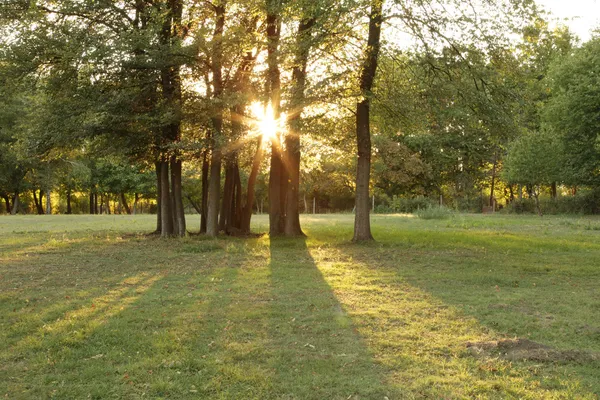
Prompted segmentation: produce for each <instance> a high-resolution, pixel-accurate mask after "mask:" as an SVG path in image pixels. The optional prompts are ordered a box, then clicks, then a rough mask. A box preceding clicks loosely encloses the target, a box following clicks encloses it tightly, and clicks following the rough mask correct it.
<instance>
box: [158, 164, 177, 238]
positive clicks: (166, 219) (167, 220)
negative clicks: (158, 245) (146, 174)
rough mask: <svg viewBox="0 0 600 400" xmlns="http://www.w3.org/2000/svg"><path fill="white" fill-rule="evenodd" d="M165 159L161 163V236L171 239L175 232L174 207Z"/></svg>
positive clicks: (167, 165)
mask: <svg viewBox="0 0 600 400" xmlns="http://www.w3.org/2000/svg"><path fill="white" fill-rule="evenodd" d="M167 160H168V159H167V158H166V157H165V158H163V160H162V161H161V162H160V164H161V166H160V218H161V222H160V226H161V232H160V236H162V237H170V236H173V234H174V233H175V232H174V231H173V205H172V204H171V193H170V192H171V191H170V188H169V162H168V161H167Z"/></svg>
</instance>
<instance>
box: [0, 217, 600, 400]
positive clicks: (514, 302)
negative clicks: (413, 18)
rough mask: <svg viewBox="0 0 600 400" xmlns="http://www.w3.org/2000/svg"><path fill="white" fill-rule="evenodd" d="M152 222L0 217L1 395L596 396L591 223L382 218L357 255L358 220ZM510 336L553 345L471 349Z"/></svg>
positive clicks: (596, 256)
mask: <svg viewBox="0 0 600 400" xmlns="http://www.w3.org/2000/svg"><path fill="white" fill-rule="evenodd" d="M154 221H155V217H154V216H135V217H131V216H39V217H38V216H17V217H8V216H6V217H0V318H1V319H0V397H2V396H6V397H7V398H10V399H21V398H23V399H44V398H56V399H84V398H86V399H87V398H92V399H117V398H118V399H138V398H140V399H143V398H165V399H167V398H168V399H195V398H206V399H346V400H348V399H380V400H384V399H386V398H387V399H390V400H392V399H411V398H431V399H463V398H483V399H488V398H539V399H547V398H561V399H565V398H577V399H580V398H589V399H597V398H598V395H599V394H600V356H599V355H600V288H599V284H600V220H599V219H594V218H577V217H572V218H566V217H560V218H559V217H544V218H542V219H540V218H538V217H517V216H504V215H493V216H474V215H464V216H460V215H459V216H455V217H453V218H451V219H448V220H430V221H423V220H419V219H417V218H413V217H410V216H376V217H374V218H373V233H374V236H375V237H376V239H377V243H372V244H367V245H354V244H351V243H349V239H350V238H351V236H352V216H350V215H335V216H314V217H313V216H309V217H306V218H303V226H304V228H305V231H306V233H307V234H308V238H307V239H306V240H287V239H274V240H270V239H269V238H268V237H266V236H264V237H261V238H255V239H237V238H226V237H223V238H220V239H219V240H207V239H206V238H204V237H200V236H193V237H188V238H185V239H169V240H161V239H158V238H155V237H148V236H145V235H144V233H147V232H149V231H152V230H153V224H154ZM188 225H189V226H190V227H194V229H195V228H196V226H197V225H198V220H197V217H195V216H190V218H189V220H188ZM254 228H255V230H257V231H265V230H266V229H267V220H266V218H264V217H257V218H255V225H254ZM515 338H521V339H529V340H531V341H533V342H536V343H538V344H540V345H544V346H547V347H543V348H542V350H541V351H539V349H538V350H536V351H528V350H525V351H523V352H521V353H518V352H517V353H514V352H510V351H505V350H504V348H503V347H499V348H496V349H494V348H492V349H487V347H485V346H486V345H480V343H482V342H486V343H487V342H492V341H494V340H502V339H515ZM469 343H478V345H477V346H475V347H468V344H469ZM534 350H535V349H534ZM515 354H516V355H515Z"/></svg>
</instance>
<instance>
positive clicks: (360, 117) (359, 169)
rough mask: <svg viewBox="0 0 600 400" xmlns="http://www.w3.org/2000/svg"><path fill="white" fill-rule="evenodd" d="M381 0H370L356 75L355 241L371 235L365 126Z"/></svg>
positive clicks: (368, 140)
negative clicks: (362, 56)
mask: <svg viewBox="0 0 600 400" xmlns="http://www.w3.org/2000/svg"><path fill="white" fill-rule="evenodd" d="M382 9H383V0H371V12H370V14H369V36H368V39H367V49H366V54H365V59H364V62H363V66H362V71H361V76H360V91H361V94H362V100H361V101H359V102H358V104H357V106H356V143H357V150H358V160H357V165H356V198H355V209H356V214H355V216H354V238H353V239H352V240H353V241H355V242H359V241H367V240H373V235H371V220H370V215H369V213H370V210H371V207H370V204H369V183H370V180H371V131H370V126H369V122H370V121H369V120H370V105H371V90H372V89H373V82H374V80H375V74H376V72H377V61H378V57H379V48H380V38H381V24H382V22H383V18H382Z"/></svg>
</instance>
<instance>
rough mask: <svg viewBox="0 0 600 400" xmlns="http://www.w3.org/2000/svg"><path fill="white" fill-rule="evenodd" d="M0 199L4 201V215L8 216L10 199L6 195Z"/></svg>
mask: <svg viewBox="0 0 600 400" xmlns="http://www.w3.org/2000/svg"><path fill="white" fill-rule="evenodd" d="M2 198H3V199H4V205H5V207H6V213H7V214H10V197H9V196H7V195H3V196H2Z"/></svg>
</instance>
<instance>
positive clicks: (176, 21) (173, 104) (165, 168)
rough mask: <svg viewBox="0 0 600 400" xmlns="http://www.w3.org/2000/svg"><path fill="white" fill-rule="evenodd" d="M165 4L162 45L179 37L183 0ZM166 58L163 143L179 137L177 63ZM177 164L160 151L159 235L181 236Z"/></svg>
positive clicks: (182, 222) (173, 43) (176, 41)
mask: <svg viewBox="0 0 600 400" xmlns="http://www.w3.org/2000/svg"><path fill="white" fill-rule="evenodd" d="M167 5H168V7H167V13H166V14H165V19H164V23H163V26H162V31H161V42H162V44H163V45H165V46H169V47H173V48H176V47H178V46H179V45H180V43H181V41H182V40H183V38H182V33H183V30H182V29H181V19H182V13H183V2H182V0H170V1H169V2H167ZM170 61H171V63H170V65H169V63H167V65H166V66H164V67H163V68H162V69H161V71H160V74H161V87H162V96H163V99H164V101H165V103H166V105H167V107H169V108H170V111H171V112H172V113H173V115H174V117H173V119H172V120H171V121H169V122H168V123H167V124H166V125H164V126H163V127H162V139H163V140H164V141H165V142H166V143H178V142H179V141H180V140H181V118H180V114H181V100H182V88H181V76H180V65H179V64H178V63H177V60H176V59H172V60H170ZM169 165H170V168H169ZM181 168H182V166H181V160H179V159H178V158H177V155H176V154H175V155H172V156H170V157H168V156H166V155H163V160H162V167H161V220H162V223H161V224H162V232H161V236H173V235H176V236H184V235H185V232H186V226H185V213H184V209H183V195H182V186H181ZM169 171H170V178H171V181H170V183H169Z"/></svg>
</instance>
